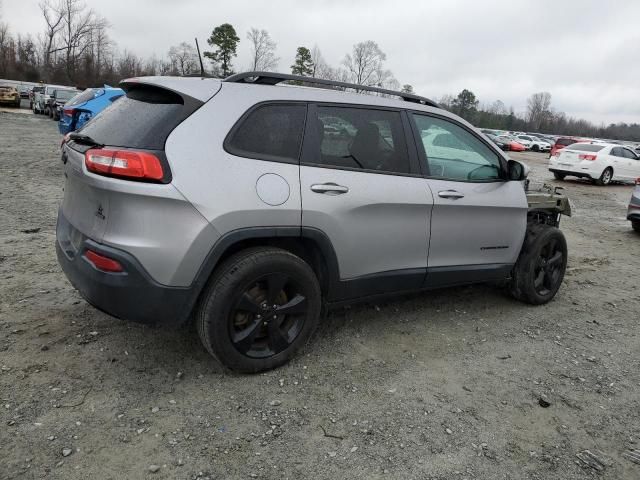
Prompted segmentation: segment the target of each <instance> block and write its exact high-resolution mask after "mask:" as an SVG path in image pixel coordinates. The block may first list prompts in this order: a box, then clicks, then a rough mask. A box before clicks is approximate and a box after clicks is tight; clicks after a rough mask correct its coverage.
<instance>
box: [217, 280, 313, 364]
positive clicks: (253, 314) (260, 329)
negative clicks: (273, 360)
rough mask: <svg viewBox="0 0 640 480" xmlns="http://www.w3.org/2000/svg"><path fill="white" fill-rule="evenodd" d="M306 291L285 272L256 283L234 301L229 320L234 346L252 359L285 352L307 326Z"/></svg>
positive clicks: (230, 334)
mask: <svg viewBox="0 0 640 480" xmlns="http://www.w3.org/2000/svg"><path fill="white" fill-rule="evenodd" d="M303 292H304V289H303V288H302V287H301V285H299V284H298V282H297V281H296V280H295V279H293V278H291V277H290V276H288V275H286V274H284V273H270V274H267V275H265V276H263V277H262V278H259V279H258V280H257V281H255V282H252V283H251V284H250V285H249V286H248V287H247V288H246V289H245V290H244V291H243V292H242V293H241V294H240V295H239V296H238V297H237V298H236V299H235V301H234V304H233V305H234V306H233V307H232V309H231V312H230V317H229V336H230V339H231V342H232V344H233V346H234V347H235V348H236V349H237V350H238V351H239V352H240V353H242V354H243V355H246V356H248V357H250V358H265V357H271V356H274V355H277V354H279V353H281V352H283V351H285V350H286V349H287V348H289V346H290V345H291V344H292V343H293V342H294V341H295V339H296V338H297V336H298V334H299V333H300V332H301V331H302V328H303V327H304V322H305V317H306V314H307V309H308V304H307V298H306V297H305V295H304V293H303Z"/></svg>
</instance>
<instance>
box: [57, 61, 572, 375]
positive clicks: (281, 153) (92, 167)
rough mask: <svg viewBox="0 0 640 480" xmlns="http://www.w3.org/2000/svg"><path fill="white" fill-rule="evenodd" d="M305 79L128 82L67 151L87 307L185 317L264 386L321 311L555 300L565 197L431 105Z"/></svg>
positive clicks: (70, 242) (80, 283)
mask: <svg viewBox="0 0 640 480" xmlns="http://www.w3.org/2000/svg"><path fill="white" fill-rule="evenodd" d="M309 81H310V79H309V78H306V77H295V76H292V75H284V74H273V73H264V72H250V73H244V74H238V75H234V76H232V77H229V78H227V79H225V80H223V81H220V80H215V79H210V78H172V77H150V78H135V79H130V80H126V81H124V82H122V84H121V85H122V87H123V89H124V90H125V91H126V96H125V97H123V99H121V100H120V101H118V102H116V103H114V104H113V105H112V106H110V107H109V108H108V109H106V110H105V111H104V112H103V113H101V114H100V115H99V116H98V117H96V118H95V119H94V120H92V121H91V122H89V123H88V124H87V125H86V126H85V127H84V128H83V129H82V130H80V131H79V132H75V133H72V134H70V135H68V136H67V137H66V141H65V143H64V145H63V149H62V150H63V151H62V162H63V163H64V174H65V177H66V184H65V192H64V201H63V203H62V206H61V207H60V211H59V215H58V225H57V242H56V247H57V252H58V259H59V262H60V264H61V266H62V268H63V270H64V272H65V273H66V275H67V277H68V278H69V280H70V281H71V283H72V284H73V285H74V286H75V287H76V288H77V289H78V290H79V291H80V293H81V294H82V295H83V296H84V298H86V299H87V301H88V302H90V303H91V304H93V305H94V306H96V307H97V308H99V309H100V310H103V311H105V312H108V313H109V314H111V315H113V316H115V317H119V318H124V319H129V320H133V321H138V322H144V323H152V324H164V325H180V324H182V323H183V322H185V321H186V320H188V319H194V320H195V322H196V324H197V328H198V332H199V335H200V338H201V340H202V342H203V343H204V346H205V347H206V348H207V350H208V351H209V352H210V353H211V354H212V355H213V356H215V357H216V358H217V359H219V361H220V362H221V363H223V364H224V365H226V366H227V367H228V368H230V369H233V370H237V371H245V372H256V371H260V370H264V369H269V368H273V367H276V366H278V365H281V364H282V363H284V362H286V361H287V360H288V359H289V358H290V357H291V356H292V355H293V353H294V352H295V351H296V350H298V349H299V348H300V347H301V346H302V345H304V344H305V342H307V341H308V339H309V338H310V336H311V335H312V333H313V331H314V329H315V328H316V326H317V324H318V321H319V317H320V313H321V310H323V307H324V306H327V307H332V306H336V305H341V304H345V303H348V302H354V301H358V300H362V299H369V298H372V297H376V296H380V295H388V294H393V293H403V292H412V291H422V290H431V289H434V288H438V287H446V286H452V285H462V284H470V283H477V282H487V281H499V280H508V282H509V288H510V291H511V293H512V294H513V295H514V296H515V297H516V298H518V299H520V300H523V301H526V302H529V303H532V304H541V303H545V302H548V301H549V300H551V299H552V298H553V297H554V295H555V294H556V292H557V290H558V288H559V286H560V284H561V282H562V278H563V276H564V271H565V267H566V262H567V246H566V242H565V239H564V236H563V235H562V233H561V232H560V230H558V228H557V227H558V223H559V218H560V213H562V212H563V211H564V213H567V212H566V209H564V208H560V207H559V206H561V205H566V204H567V202H566V199H564V197H562V196H561V195H557V194H556V193H553V192H549V193H548V194H547V193H544V192H542V193H540V192H538V193H536V194H535V195H534V196H532V197H531V198H529V199H528V195H527V192H526V186H525V183H526V182H525V177H526V173H527V169H526V167H525V166H524V165H522V164H520V163H518V162H515V161H513V160H509V159H508V157H506V156H505V154H503V153H502V152H501V151H500V150H499V149H498V148H497V147H495V146H494V145H493V144H492V143H491V142H490V141H489V140H488V139H487V138H486V137H484V136H483V135H482V134H480V133H478V132H477V131H476V130H475V129H474V128H473V127H472V126H471V125H470V124H468V123H467V122H465V121H464V120H462V119H460V118H458V117H457V116H455V115H452V114H451V113H449V112H447V111H445V110H443V109H442V108H439V107H438V105H437V104H436V103H434V102H432V101H430V100H428V99H425V98H422V97H418V96H416V95H412V94H406V93H402V92H393V91H388V90H382V89H378V88H372V87H363V86H360V85H351V84H344V83H338V82H330V81H325V80H318V79H313V80H312V81H313V85H314V86H320V87H324V88H309V87H304V86H301V84H305V85H310V84H309V83H308V82H309ZM283 82H292V83H295V85H277V84H279V83H283ZM345 89H352V90H356V92H354V93H346V92H345V91H342V90H345ZM363 91H372V93H375V94H377V95H364V94H362V93H361V92H363ZM392 96H393V97H396V98H395V99H394V98H390V97H392ZM556 197H557V198H556ZM532 199H533V200H532Z"/></svg>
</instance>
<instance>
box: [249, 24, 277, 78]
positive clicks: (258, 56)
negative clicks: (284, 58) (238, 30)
mask: <svg viewBox="0 0 640 480" xmlns="http://www.w3.org/2000/svg"><path fill="white" fill-rule="evenodd" d="M247 40H249V42H251V57H252V58H251V68H250V70H251V71H254V72H268V71H270V70H273V69H275V68H276V67H277V66H278V62H279V61H280V59H279V58H278V57H276V54H275V52H276V42H274V41H273V39H272V38H271V36H270V35H269V32H267V31H266V30H258V29H257V28H253V27H252V28H251V30H249V31H248V32H247Z"/></svg>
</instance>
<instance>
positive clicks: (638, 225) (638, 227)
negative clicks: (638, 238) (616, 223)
mask: <svg viewBox="0 0 640 480" xmlns="http://www.w3.org/2000/svg"><path fill="white" fill-rule="evenodd" d="M631 228H633V229H634V230H635V231H636V232H638V233H640V220H631Z"/></svg>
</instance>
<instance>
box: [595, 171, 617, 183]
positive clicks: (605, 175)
mask: <svg viewBox="0 0 640 480" xmlns="http://www.w3.org/2000/svg"><path fill="white" fill-rule="evenodd" d="M612 179H613V169H612V168H611V167H607V168H605V169H604V171H603V172H602V175H600V178H598V179H597V180H596V181H595V184H596V185H600V186H602V185H609V184H610V183H611V180H612Z"/></svg>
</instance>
